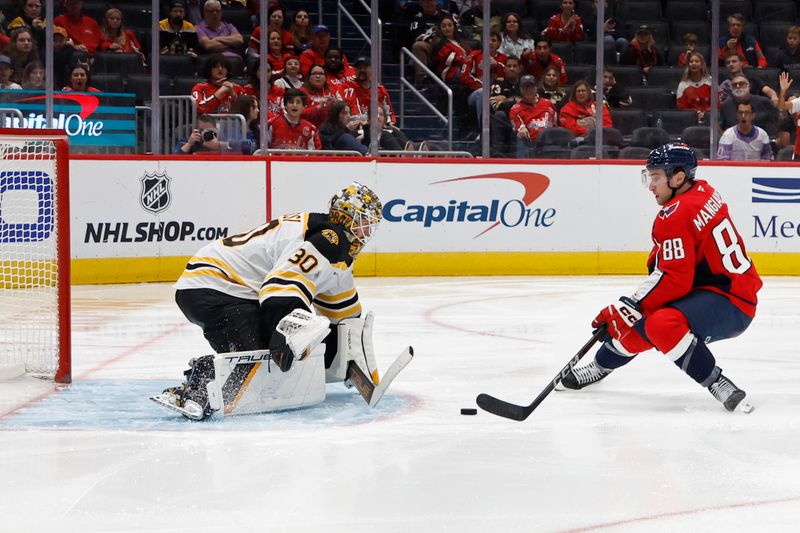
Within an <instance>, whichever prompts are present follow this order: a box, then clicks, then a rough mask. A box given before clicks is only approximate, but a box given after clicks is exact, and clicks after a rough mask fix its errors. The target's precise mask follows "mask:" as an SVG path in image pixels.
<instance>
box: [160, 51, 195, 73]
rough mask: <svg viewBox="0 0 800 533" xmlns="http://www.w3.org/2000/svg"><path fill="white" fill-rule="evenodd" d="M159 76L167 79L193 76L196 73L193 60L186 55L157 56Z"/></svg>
mask: <svg viewBox="0 0 800 533" xmlns="http://www.w3.org/2000/svg"><path fill="white" fill-rule="evenodd" d="M159 64H160V69H161V75H162V76H167V77H169V78H174V77H176V76H194V75H195V73H196V72H197V68H196V67H195V60H194V58H192V56H190V55H188V54H175V55H173V54H162V55H161V56H159Z"/></svg>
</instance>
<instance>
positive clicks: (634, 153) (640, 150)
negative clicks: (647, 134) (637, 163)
mask: <svg viewBox="0 0 800 533" xmlns="http://www.w3.org/2000/svg"><path fill="white" fill-rule="evenodd" d="M649 155H650V148H644V147H642V146H626V147H625V148H623V149H622V150H620V151H619V156H618V157H619V159H647V157H648V156H649Z"/></svg>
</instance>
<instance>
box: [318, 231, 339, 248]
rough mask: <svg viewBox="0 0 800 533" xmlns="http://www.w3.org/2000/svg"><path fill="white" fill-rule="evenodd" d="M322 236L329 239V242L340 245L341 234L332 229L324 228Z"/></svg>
mask: <svg viewBox="0 0 800 533" xmlns="http://www.w3.org/2000/svg"><path fill="white" fill-rule="evenodd" d="M322 236H323V237H325V238H326V239H328V242H330V243H331V244H332V245H334V246H339V236H338V235H337V234H336V232H335V231H333V230H332V229H324V230H322Z"/></svg>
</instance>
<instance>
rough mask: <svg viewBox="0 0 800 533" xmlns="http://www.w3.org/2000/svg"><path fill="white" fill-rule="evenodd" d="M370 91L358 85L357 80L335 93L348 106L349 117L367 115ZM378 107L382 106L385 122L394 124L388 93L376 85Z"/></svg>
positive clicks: (381, 86)
mask: <svg viewBox="0 0 800 533" xmlns="http://www.w3.org/2000/svg"><path fill="white" fill-rule="evenodd" d="M371 91H372V89H370V88H366V89H365V88H363V87H362V86H361V85H359V83H358V81H357V80H351V81H348V82H346V83H344V84H343V85H342V86H341V87H339V89H338V91H337V92H338V96H339V98H341V99H342V100H344V101H345V102H347V105H349V106H350V114H351V115H363V116H367V115H368V114H369V104H370V101H371V97H370V96H371V94H372V93H371ZM378 105H380V106H383V112H384V114H385V115H386V121H387V122H394V116H395V115H394V107H392V101H391V100H390V99H389V91H387V90H386V87H384V86H383V85H378Z"/></svg>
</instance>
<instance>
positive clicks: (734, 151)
mask: <svg viewBox="0 0 800 533" xmlns="http://www.w3.org/2000/svg"><path fill="white" fill-rule="evenodd" d="M717 159H722V160H727V161H769V160H770V159H772V147H771V146H770V144H769V135H767V132H766V131H764V130H763V129H761V128H759V127H758V126H753V129H752V130H751V131H750V134H748V135H744V134H743V133H742V132H740V131H739V128H738V125H737V126H732V127H730V128H728V129H727V130H725V132H724V133H723V134H722V137H720V139H719V149H718V150H717Z"/></svg>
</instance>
